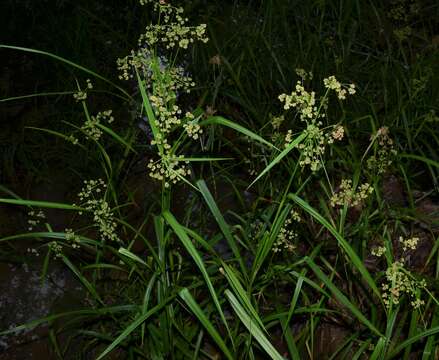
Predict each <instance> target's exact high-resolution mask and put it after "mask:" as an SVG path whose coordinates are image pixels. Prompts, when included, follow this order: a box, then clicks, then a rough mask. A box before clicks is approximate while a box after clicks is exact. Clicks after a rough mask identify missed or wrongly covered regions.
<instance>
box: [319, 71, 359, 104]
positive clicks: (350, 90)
mask: <svg viewBox="0 0 439 360" xmlns="http://www.w3.org/2000/svg"><path fill="white" fill-rule="evenodd" d="M323 84H324V85H325V87H326V88H327V89H330V90H334V91H335V92H336V94H337V96H338V98H339V99H340V100H345V99H346V95H347V94H349V95H354V94H355V93H356V90H355V85H354V84H349V85H347V86H345V85H343V84H342V83H340V82H339V81H338V80H337V79H336V78H335V76H333V75H332V76H330V77H328V78H326V79H323Z"/></svg>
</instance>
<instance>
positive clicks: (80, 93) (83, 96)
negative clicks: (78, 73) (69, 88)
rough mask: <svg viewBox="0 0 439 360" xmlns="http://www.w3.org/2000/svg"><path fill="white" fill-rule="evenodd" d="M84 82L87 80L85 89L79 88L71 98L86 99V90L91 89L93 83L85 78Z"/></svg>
mask: <svg viewBox="0 0 439 360" xmlns="http://www.w3.org/2000/svg"><path fill="white" fill-rule="evenodd" d="M86 82H87V87H86V89H85V90H81V89H80V88H79V89H78V91H77V92H76V93H74V94H73V98H74V99H75V100H76V101H85V100H86V99H87V90H92V89H93V84H92V83H91V80H90V79H87V80H86ZM78 87H79V85H78Z"/></svg>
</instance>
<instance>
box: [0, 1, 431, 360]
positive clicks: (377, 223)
mask: <svg viewBox="0 0 439 360" xmlns="http://www.w3.org/2000/svg"><path fill="white" fill-rule="evenodd" d="M178 3H179V2H178V1H175V2H172V1H168V0H164V1H152V0H151V1H146V0H140V1H139V3H137V2H136V3H135V4H131V3H130V4H128V5H129V6H131V5H132V7H133V10H131V11H132V14H131V16H132V18H129V19H131V21H132V23H131V22H130V24H132V26H133V27H135V28H136V29H137V28H138V26H139V24H138V23H137V21H138V20H137V15H136V14H140V13H141V12H142V13H143V14H144V15H142V16H141V17H140V18H141V20H142V21H145V23H143V24H142V26H145V31H144V32H143V34H141V36H140V38H139V40H138V42H137V45H135V46H134V49H133V50H127V49H126V47H127V45H126V44H127V43H131V42H133V39H132V32H131V30H130V31H127V32H126V33H127V34H128V35H127V36H128V37H129V38H127V39H121V37H122V38H123V35H122V32H121V33H118V32H112V40H111V41H114V42H116V41H120V42H122V43H123V45H124V51H125V54H128V55H126V56H125V57H122V58H119V59H118V60H117V61H116V57H119V56H120V53H117V54H116V53H115V54H113V53H111V56H113V55H114V56H113V58H111V59H110V60H108V59H107V61H109V62H110V63H111V66H112V68H113V69H114V68H116V67H117V69H118V71H119V73H114V74H112V75H108V71H105V74H106V75H105V76H103V75H100V73H101V71H100V70H101V69H99V68H98V70H91V69H90V68H89V67H90V66H85V65H80V64H79V62H78V61H77V60H75V61H71V60H68V59H67V58H66V57H64V56H59V55H58V54H56V53H55V52H50V51H42V50H36V49H34V48H33V47H30V46H29V47H25V46H12V45H1V44H0V53H1V54H2V55H3V54H16V53H22V54H26V56H29V57H37V56H42V57H45V58H47V59H50V61H55V62H56V63H57V64H62V66H66V67H67V68H68V69H69V71H70V73H69V75H68V76H66V74H65V68H63V69H58V70H57V71H56V72H54V74H55V76H56V77H57V78H61V79H62V80H63V82H64V85H63V86H66V87H67V86H68V85H66V84H69V81H70V79H71V84H72V85H71V88H70V89H66V88H63V89H62V91H49V90H50V89H44V91H41V92H35V90H34V89H32V91H31V93H30V94H27V95H26V94H17V93H12V92H11V91H9V90H8V91H5V92H3V90H2V92H1V93H0V94H1V96H2V98H1V99H0V106H3V105H4V106H9V105H10V104H15V103H21V102H26V101H35V103H36V104H39V101H42V99H46V98H47V99H48V100H47V101H48V102H49V101H51V100H52V99H54V97H57V99H62V100H63V101H64V102H65V105H61V104H60V103H61V101H57V102H56V106H58V107H59V109H62V110H63V111H62V112H61V111H60V113H62V114H63V116H62V117H61V116H60V117H58V116H57V117H56V119H54V121H51V122H50V124H49V125H50V126H49V125H47V124H45V123H44V122H43V121H40V122H38V121H36V120H35V119H34V118H33V117H31V119H28V120H25V121H24V124H21V125H20V126H22V130H23V133H25V134H26V137H23V138H22V139H21V141H22V144H21V148H20V149H19V150H17V155H14V156H16V158H17V159H19V164H20V166H21V168H23V169H25V171H26V173H27V174H28V176H29V178H30V179H31V180H32V177H35V178H40V179H44V178H49V179H50V178H51V176H52V175H51V174H52V172H51V171H54V168H56V167H59V166H60V164H66V166H65V170H64V172H63V175H64V176H63V178H64V179H66V180H64V181H66V182H68V184H69V185H70V184H71V189H69V193H68V199H66V200H65V201H59V202H54V201H46V200H43V199H41V200H39V199H35V198H34V197H32V196H29V195H28V194H27V193H26V191H24V190H23V189H22V188H20V186H18V187H17V186H15V185H16V184H15V183H16V181H15V177H14V176H13V175H14V174H15V172H14V171H15V169H14V166H16V165H11V161H10V160H9V158H8V156H9V155H8V154H9V153H8V152H7V151H5V152H4V154H5V155H4V156H3V158H2V173H1V174H0V175H1V182H4V185H0V192H1V193H2V196H1V198H0V206H1V207H5V208H7V207H8V208H12V207H15V208H20V209H24V210H25V211H26V212H28V217H27V225H28V229H20V230H18V229H17V232H16V233H15V234H2V236H3V235H4V236H3V237H2V238H0V247H1V248H0V250H1V251H2V254H3V252H5V254H6V253H7V254H8V255H9V254H11V255H12V254H13V255H15V253H16V251H17V250H16V246H15V245H16V244H17V243H19V242H22V241H26V240H27V241H28V242H31V244H32V247H33V248H32V249H29V251H28V253H27V254H26V255H25V256H24V257H23V258H24V259H25V261H31V260H32V259H33V256H37V254H38V255H39V252H44V253H45V254H46V255H45V257H44V261H43V264H42V275H43V276H44V275H45V274H46V273H47V270H48V268H49V267H50V266H51V264H52V262H53V261H61V262H62V264H64V266H65V267H66V268H67V269H68V270H69V271H71V272H72V274H73V275H74V276H75V277H76V278H77V279H78V280H79V282H80V283H81V285H82V286H83V288H84V290H85V294H87V295H86V299H85V300H84V301H83V302H81V309H79V310H72V311H67V312H57V311H54V313H53V314H51V315H49V316H47V317H45V318H42V319H39V320H35V321H32V322H30V323H27V324H21V325H18V326H17V327H16V328H15V329H0V336H2V335H8V334H9V335H10V334H12V333H13V332H14V331H19V330H26V329H31V328H33V327H35V326H39V325H43V324H47V325H48V327H49V329H50V336H49V337H50V339H51V343H52V345H53V347H54V351H55V353H57V355H58V356H59V357H66V356H67V354H69V353H70V352H71V351H77V348H76V346H77V344H80V345H79V347H80V349H81V350H80V352H81V354H78V356H81V358H83V357H84V358H95V359H103V358H110V354H113V355H115V356H117V355H119V354H122V357H123V358H127V359H168V358H169V359H219V358H227V359H259V358H261V359H265V358H271V359H366V358H367V359H392V358H401V359H409V358H422V359H423V360H427V359H435V358H436V357H437V354H438V350H437V342H438V339H439V337H438V334H439V328H438V316H437V313H438V306H439V303H438V301H437V291H438V286H437V278H438V276H439V261H438V257H439V251H438V250H439V238H438V235H439V232H438V225H439V221H438V217H437V214H436V212H437V209H438V208H439V205H438V204H437V199H438V190H439V182H438V180H439V153H438V151H437V148H438V145H439V134H438V131H437V126H435V125H437V124H436V123H437V116H436V114H437V113H438V111H439V108H438V106H437V103H438V100H439V90H438V89H439V87H438V86H437V84H438V82H437V81H438V71H437V70H438V64H437V61H436V60H435V59H437V55H438V48H437V46H438V44H437V34H434V32H433V30H432V29H435V26H436V25H437V19H439V13H438V12H439V7H438V6H437V5H435V4H434V3H431V4H425V6H424V7H422V6H420V3H418V2H417V1H391V2H389V4H387V3H382V2H376V1H372V2H368V3H367V4H366V3H364V4H363V3H362V2H359V1H341V2H335V1H308V2H303V1H302V2H300V1H293V0H286V1H280V0H269V1H264V2H259V3H257V2H256V3H255V2H246V1H243V2H237V1H234V2H232V1H224V2H221V3H215V2H206V1H202V0H200V1H194V2H191V4H189V3H188V2H180V3H181V4H182V6H179V5H178ZM427 3H428V1H427ZM81 6H82V5H81ZM84 6H85V5H84ZM87 6H91V5H87ZM87 6H85V7H83V8H82V9H83V12H84V14H87V17H86V18H88V17H92V18H93V19H94V21H98V23H99V24H101V26H102V28H101V31H102V32H105V31H107V30H108V27H110V28H111V26H109V24H107V23H106V20H107V19H105V18H99V17H98V16H94V17H93V16H92V14H91V13H90V11H91V10H90V11H89V8H88V7H87ZM109 6H114V8H117V6H121V5H116V4H111V5H109ZM184 7H186V10H187V12H185V9H184ZM128 13H130V12H129V11H128ZM434 15H437V16H434ZM84 16H85V15H84ZM129 19H128V20H129ZM199 22H201V24H199ZM436 28H437V27H436ZM103 29H106V30H103ZM76 35H77V36H79V35H78V34H76ZM84 36H85V35H84ZM87 39H88V38H87V37H86V36H85V37H84V38H83V39H82V40H83V41H85V42H87ZM435 39H436V40H435ZM90 41H91V40H90ZM35 45H36V44H35ZM80 48H81V46H79V49H80ZM92 48H93V44H92V43H90V51H91V49H92ZM119 50H120V49H119ZM91 53H93V51H91ZM125 54H124V55H125ZM108 56H109V55H108ZM89 60H90V61H84V63H86V64H93V63H94V62H93V61H92V60H93V59H91V58H90V59H89ZM114 62H116V66H114V65H115V64H114ZM294 69H295V70H294ZM110 73H111V72H110ZM72 74H74V76H76V77H77V78H76V77H74V76H72ZM85 76H88V77H90V79H88V78H86V77H85ZM58 80H59V79H58ZM58 80H57V81H58ZM352 82H354V83H355V85H354V84H353V83H352ZM0 85H1V83H0ZM3 95H4V96H3ZM110 108H112V110H109V109H110ZM55 113H57V112H55ZM113 120H114V121H113ZM139 122H140V126H137V123H139ZM17 126H19V125H17ZM0 139H1V142H0V146H1V147H2V149H5V150H6V149H10V148H11V146H10V145H11V141H10V139H8V138H7V137H5V139H3V138H0ZM27 139H29V141H28V142H27V141H26V140H27ZM47 154H50V157H49V158H47V156H45V155H47ZM14 159H15V158H14ZM36 159H38V161H40V162H41V164H42V165H41V166H36V165H35V163H36ZM139 164H140V169H141V170H140V171H138V170H137V169H139ZM3 170H4V171H3ZM8 174H9V175H8ZM11 174H12V175H11ZM67 179H68V180H67ZM96 179H98V180H96ZM29 181H30V180H29ZM50 211H53V212H56V213H57V214H61V213H62V214H64V215H65V216H66V217H68V218H69V222H68V223H69V225H68V227H66V228H61V229H58V226H57V224H52V218H53V217H52V218H51V216H50V215H48V214H46V212H50ZM53 229H55V230H56V231H54V230H53ZM60 319H61V320H62V321H59V320H60ZM2 330H4V331H2ZM328 332H329V333H330V334H336V335H334V338H333V337H331V338H330V337H329V336H328V334H327V333H328ZM338 334H340V335H339V336H338ZM331 336H332V335H331ZM330 343H331V344H330ZM75 344H76V345H75ZM322 344H325V345H324V347H323V348H322ZM75 349H76V350H75Z"/></svg>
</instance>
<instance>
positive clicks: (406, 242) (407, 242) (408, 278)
mask: <svg viewBox="0 0 439 360" xmlns="http://www.w3.org/2000/svg"><path fill="white" fill-rule="evenodd" d="M399 242H400V244H401V245H402V251H403V254H402V256H401V257H400V258H399V259H398V260H396V261H394V262H393V263H392V264H391V265H390V266H389V267H388V268H387V270H386V273H385V281H384V283H383V284H382V286H381V288H382V290H383V294H382V297H383V301H384V303H385V304H386V305H387V306H388V307H390V306H391V305H398V304H399V302H400V300H401V297H402V296H403V295H404V294H407V295H408V296H409V297H410V299H411V301H410V304H411V305H412V307H413V308H415V309H417V308H419V307H420V306H422V305H424V300H422V299H421V298H420V296H419V294H420V292H421V290H422V289H424V288H425V287H426V286H427V284H426V282H425V280H416V279H415V278H414V276H413V275H412V274H411V273H410V271H409V270H407V269H406V267H405V262H406V258H405V257H404V255H405V253H406V252H407V251H409V250H415V249H416V247H417V245H418V242H419V238H418V237H411V238H409V239H404V238H403V237H402V236H400V237H399ZM385 252H386V248H385V247H384V246H379V247H377V248H374V249H373V250H372V255H374V256H376V257H381V256H383V254H384V253H385Z"/></svg>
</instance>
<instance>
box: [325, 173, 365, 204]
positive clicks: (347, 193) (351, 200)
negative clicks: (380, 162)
mask: <svg viewBox="0 0 439 360" xmlns="http://www.w3.org/2000/svg"><path fill="white" fill-rule="evenodd" d="M372 192H373V187H372V186H370V185H369V184H368V183H364V184H362V185H360V186H359V187H358V188H357V189H354V188H353V186H352V180H348V179H343V180H342V181H341V183H340V186H339V190H338V191H337V192H336V193H334V194H333V195H332V197H331V200H330V204H331V206H332V207H335V206H344V205H347V206H349V207H354V206H358V205H360V204H361V203H362V202H363V201H364V200H365V199H367V198H368V197H369V195H370V194H371V193H372Z"/></svg>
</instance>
